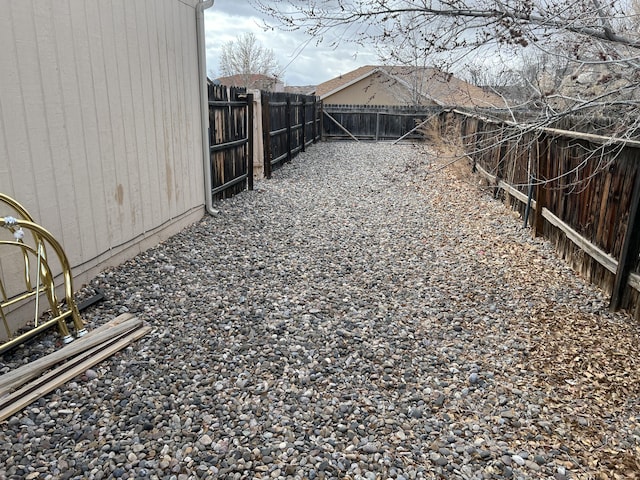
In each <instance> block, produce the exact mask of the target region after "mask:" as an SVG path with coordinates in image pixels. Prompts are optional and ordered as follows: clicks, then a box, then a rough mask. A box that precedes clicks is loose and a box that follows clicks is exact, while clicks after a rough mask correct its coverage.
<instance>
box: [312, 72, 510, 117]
mask: <svg viewBox="0 0 640 480" xmlns="http://www.w3.org/2000/svg"><path fill="white" fill-rule="evenodd" d="M350 87H351V88H350ZM347 89H349V95H347ZM356 90H359V91H360V92H359V93H360V95H359V97H360V98H359V99H358V100H359V101H356V102H345V100H346V99H347V98H348V96H353V97H356V95H355V91H356ZM365 91H366V95H363V92H365ZM316 95H318V96H320V98H321V99H323V100H324V99H328V98H329V97H334V98H339V99H340V101H335V102H334V103H362V99H363V98H366V99H367V101H366V102H365V103H369V104H372V105H374V104H376V103H377V102H382V101H385V103H384V104H389V101H391V100H392V99H395V101H397V102H398V104H403V105H409V104H418V105H440V106H460V107H472V108H491V107H504V100H503V99H502V98H501V97H500V96H499V95H496V94H493V93H491V92H487V91H485V90H483V89H482V88H480V87H477V86H475V85H472V84H470V83H468V82H465V81H464V80H461V79H459V78H456V77H454V76H453V74H451V73H447V72H443V71H442V70H438V69H436V68H430V67H411V66H384V65H365V66H363V67H360V68H357V69H355V70H353V71H351V72H348V73H346V74H344V75H341V76H339V77H336V78H333V79H331V80H328V81H326V82H324V83H321V84H320V85H318V87H317V88H316ZM376 95H377V98H376ZM385 97H386V98H385Z"/></svg>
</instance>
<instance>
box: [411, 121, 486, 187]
mask: <svg viewBox="0 0 640 480" xmlns="http://www.w3.org/2000/svg"><path fill="white" fill-rule="evenodd" d="M443 120H444V121H443ZM418 130H419V132H420V133H421V134H422V135H423V137H424V139H425V141H426V142H427V143H428V144H429V146H430V147H431V148H433V150H434V153H435V158H436V162H435V165H434V167H435V168H436V169H442V168H447V169H448V170H449V171H450V172H451V173H453V175H454V176H455V177H456V178H458V179H461V180H470V179H471V178H472V177H473V174H472V160H471V159H470V158H469V156H468V155H467V153H466V151H465V148H464V145H463V142H462V134H461V132H460V125H459V123H458V122H456V121H455V119H447V118H444V119H443V118H442V117H440V116H437V115H434V116H432V117H431V118H430V119H429V121H428V122H426V123H425V124H424V125H423V126H422V127H420V128H419V129H418Z"/></svg>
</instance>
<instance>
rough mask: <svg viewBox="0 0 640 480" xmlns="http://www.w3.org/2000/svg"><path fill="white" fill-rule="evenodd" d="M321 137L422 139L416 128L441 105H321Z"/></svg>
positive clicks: (333, 138)
mask: <svg viewBox="0 0 640 480" xmlns="http://www.w3.org/2000/svg"><path fill="white" fill-rule="evenodd" d="M322 108H323V116H324V118H323V122H322V137H323V138H325V139H327V140H356V141H359V140H373V141H391V140H395V141H399V140H403V139H405V138H406V139H417V138H422V136H421V135H420V133H418V132H417V127H418V126H420V125H421V124H423V123H426V121H428V120H429V119H430V118H431V117H433V116H434V115H436V114H438V113H439V112H440V111H441V110H442V108H441V107H429V106H420V107H405V106H393V105H389V106H376V105H323V107H322Z"/></svg>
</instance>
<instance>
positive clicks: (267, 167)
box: [260, 92, 271, 178]
mask: <svg viewBox="0 0 640 480" xmlns="http://www.w3.org/2000/svg"><path fill="white" fill-rule="evenodd" d="M260 99H261V101H262V151H263V152H264V153H263V162H264V176H265V178H271V121H270V116H271V113H270V112H269V110H270V108H269V94H268V93H267V92H262V94H261V95H260Z"/></svg>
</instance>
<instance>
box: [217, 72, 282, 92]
mask: <svg viewBox="0 0 640 480" xmlns="http://www.w3.org/2000/svg"><path fill="white" fill-rule="evenodd" d="M215 81H217V82H218V83H220V85H225V86H227V87H245V88H252V89H258V90H276V89H277V88H278V87H279V86H280V87H281V86H282V83H281V82H280V81H279V80H278V79H277V78H274V77H270V76H268V75H262V74H260V73H250V74H246V75H245V74H242V73H240V74H237V75H230V76H228V77H219V78H217V79H216V80H215Z"/></svg>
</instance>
